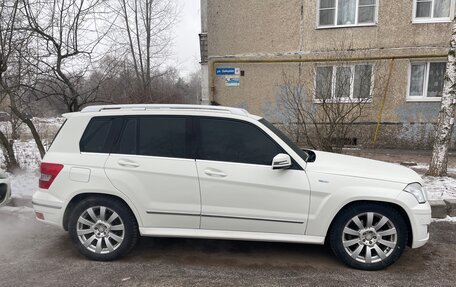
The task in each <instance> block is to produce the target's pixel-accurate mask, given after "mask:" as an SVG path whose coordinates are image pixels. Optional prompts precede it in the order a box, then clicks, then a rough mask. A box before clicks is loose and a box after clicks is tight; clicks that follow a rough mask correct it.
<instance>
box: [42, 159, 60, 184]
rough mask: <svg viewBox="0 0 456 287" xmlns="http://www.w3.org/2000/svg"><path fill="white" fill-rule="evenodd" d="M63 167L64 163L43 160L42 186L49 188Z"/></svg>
mask: <svg viewBox="0 0 456 287" xmlns="http://www.w3.org/2000/svg"><path fill="white" fill-rule="evenodd" d="M62 168H63V165H62V164H57V163H47V162H42V163H41V166H40V171H41V176H40V183H39V186H40V188H44V189H48V188H49V187H50V186H51V184H52V182H53V181H54V179H55V178H56V177H57V175H58V174H59V172H60V171H61V170H62Z"/></svg>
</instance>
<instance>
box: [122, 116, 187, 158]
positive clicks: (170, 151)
mask: <svg viewBox="0 0 456 287" xmlns="http://www.w3.org/2000/svg"><path fill="white" fill-rule="evenodd" d="M123 126H124V127H123V131H122V133H121V136H120V138H119V140H118V142H117V145H116V147H115V148H114V150H113V153H117V154H134V155H143V156H157V157H170V158H190V157H191V156H192V155H191V154H189V148H188V146H189V145H190V142H191V134H192V131H191V119H187V118H185V117H172V116H138V117H133V118H125V119H124V125H123Z"/></svg>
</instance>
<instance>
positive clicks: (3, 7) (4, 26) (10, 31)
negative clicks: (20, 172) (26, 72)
mask: <svg viewBox="0 0 456 287" xmlns="http://www.w3.org/2000/svg"><path fill="white" fill-rule="evenodd" d="M18 4H19V1H13V0H11V1H8V0H2V1H1V2H0V102H3V101H5V100H7V99H8V96H9V95H10V93H11V89H10V88H9V86H8V82H7V79H6V73H7V71H8V68H9V65H10V59H11V57H12V54H13V52H14V45H15V41H16V38H15V27H16V24H17V14H18ZM13 143H14V141H13V139H11V140H9V139H8V137H7V135H6V134H5V133H4V131H1V130H0V144H1V146H2V150H3V154H4V157H5V160H6V168H7V170H10V171H14V170H15V169H18V168H19V163H18V162H17V160H16V156H15V154H14V149H13Z"/></svg>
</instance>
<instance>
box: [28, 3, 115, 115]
mask: <svg viewBox="0 0 456 287" xmlns="http://www.w3.org/2000/svg"><path fill="white" fill-rule="evenodd" d="M104 2H105V1H103V0H87V1H84V0H47V1H37V2H35V1H33V0H23V3H24V14H25V17H26V19H27V21H28V26H29V27H28V28H29V29H30V30H31V31H32V32H33V34H34V36H35V39H36V41H37V46H38V48H37V50H36V54H35V56H36V58H35V61H30V62H31V63H32V62H34V63H35V71H36V75H37V76H38V75H41V76H42V78H41V79H37V81H36V82H38V83H40V82H41V84H42V85H45V86H46V84H45V82H47V81H48V80H49V77H50V76H51V77H53V78H54V79H56V81H53V84H52V85H49V86H47V89H45V90H37V85H30V86H29V88H30V89H32V90H33V91H35V92H37V94H39V93H40V94H41V98H43V97H46V96H53V97H56V98H58V99H59V100H60V101H61V102H62V103H63V104H64V105H65V106H66V109H67V111H69V112H73V111H78V110H80V109H81V107H83V106H84V105H87V104H89V103H93V102H98V99H97V97H96V96H97V94H96V89H93V87H91V88H89V89H85V88H86V86H85V85H84V83H83V80H84V77H85V76H86V75H87V74H89V73H90V71H91V69H92V65H93V62H94V58H96V57H97V55H96V54H97V53H96V49H97V47H98V45H99V44H100V43H101V41H102V40H103V39H104V38H105V36H106V34H107V33H108V32H109V30H110V24H106V23H108V21H104V20H105V18H108V17H109V16H112V14H110V15H108V13H107V12H106V11H105V9H104V8H105V7H104ZM103 24H105V25H103ZM105 52H106V51H105Z"/></svg>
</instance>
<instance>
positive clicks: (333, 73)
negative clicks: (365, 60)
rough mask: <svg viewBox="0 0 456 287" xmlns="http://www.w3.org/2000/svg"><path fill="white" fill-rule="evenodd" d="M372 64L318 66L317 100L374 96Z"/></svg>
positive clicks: (345, 99) (361, 98)
mask: <svg viewBox="0 0 456 287" xmlns="http://www.w3.org/2000/svg"><path fill="white" fill-rule="evenodd" d="M372 68H373V67H372V64H356V65H355V64H353V65H335V66H318V67H316V76H315V100H316V101H317V102H318V101H320V102H321V101H325V100H330V101H336V102H337V101H342V102H343V101H351V100H366V99H370V98H371V96H372V80H373V77H372Z"/></svg>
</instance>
